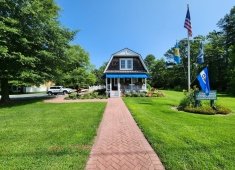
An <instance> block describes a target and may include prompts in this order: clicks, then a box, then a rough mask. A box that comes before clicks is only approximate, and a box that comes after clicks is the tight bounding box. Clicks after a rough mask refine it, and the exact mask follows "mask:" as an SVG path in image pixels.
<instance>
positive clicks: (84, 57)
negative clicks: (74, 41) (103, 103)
mask: <svg viewBox="0 0 235 170" xmlns="http://www.w3.org/2000/svg"><path fill="white" fill-rule="evenodd" d="M65 55H66V56H67V57H66V61H65V62H64V65H63V67H60V70H58V72H60V76H58V77H57V79H56V80H55V82H56V83H57V84H63V85H66V86H70V87H74V88H75V87H76V88H78V87H79V88H82V87H83V88H84V87H87V86H89V85H93V84H94V83H95V81H96V77H95V75H94V74H93V67H92V65H91V64H90V58H89V54H88V53H87V52H86V51H85V50H84V49H82V48H81V47H80V46H79V45H73V46H70V47H69V48H68V49H67V51H66V53H65Z"/></svg>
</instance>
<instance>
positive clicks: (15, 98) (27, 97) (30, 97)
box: [0, 93, 55, 100]
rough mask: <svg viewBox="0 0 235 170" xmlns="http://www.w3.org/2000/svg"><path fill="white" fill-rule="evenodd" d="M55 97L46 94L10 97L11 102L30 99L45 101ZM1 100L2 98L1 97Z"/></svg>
mask: <svg viewBox="0 0 235 170" xmlns="http://www.w3.org/2000/svg"><path fill="white" fill-rule="evenodd" d="M53 97H55V96H54V95H52V96H48V95H47V94H46V93H34V94H15V95H10V99H11V100H30V99H40V98H41V99H45V98H53ZM0 98H1V96H0Z"/></svg>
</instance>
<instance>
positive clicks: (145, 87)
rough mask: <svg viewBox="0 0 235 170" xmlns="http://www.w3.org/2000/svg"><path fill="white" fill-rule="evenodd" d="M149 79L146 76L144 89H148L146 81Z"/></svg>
mask: <svg viewBox="0 0 235 170" xmlns="http://www.w3.org/2000/svg"><path fill="white" fill-rule="evenodd" d="M146 80H147V79H146V78H144V84H145V85H144V90H146V89H147V81H146Z"/></svg>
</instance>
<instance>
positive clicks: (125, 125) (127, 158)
mask: <svg viewBox="0 0 235 170" xmlns="http://www.w3.org/2000/svg"><path fill="white" fill-rule="evenodd" d="M86 169H87V170H91V169H96V170H99V169H113V170H117V169H128V170H132V169H159V170H160V169H161V170H162V169H164V167H163V165H162V163H161V161H160V160H159V158H158V156H157V155H156V153H155V152H154V151H153V149H152V148H151V146H150V145H149V143H148V142H147V140H146V139H145V137H144V136H143V134H142V132H141V131H140V129H139V128H138V126H137V125H136V123H135V121H134V119H133V118H132V116H131V114H130V112H129V111H128V109H127V107H126V106H125V104H124V102H123V101H122V99H121V98H110V99H108V104H107V107H106V110H105V113H104V116H103V120H102V122H101V124H100V127H99V132H98V136H97V137H96V141H95V144H94V145H93V147H92V151H91V153H90V157H89V160H88V162H87V165H86Z"/></svg>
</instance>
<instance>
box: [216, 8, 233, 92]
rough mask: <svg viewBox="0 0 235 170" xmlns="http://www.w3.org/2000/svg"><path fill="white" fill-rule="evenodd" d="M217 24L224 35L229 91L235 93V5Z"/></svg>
mask: <svg viewBox="0 0 235 170" xmlns="http://www.w3.org/2000/svg"><path fill="white" fill-rule="evenodd" d="M218 26H219V27H220V28H221V29H222V31H223V32H222V33H223V35H224V37H225V46H224V47H225V51H226V57H227V67H228V68H227V70H228V72H227V76H228V79H227V80H228V81H229V85H230V87H229V91H230V92H231V93H233V94H234V95H235V89H234V85H235V45H234V44H235V6H234V7H233V8H232V9H231V11H230V13H229V14H227V15H225V17H224V18H222V19H221V20H220V21H219V22H218Z"/></svg>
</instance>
